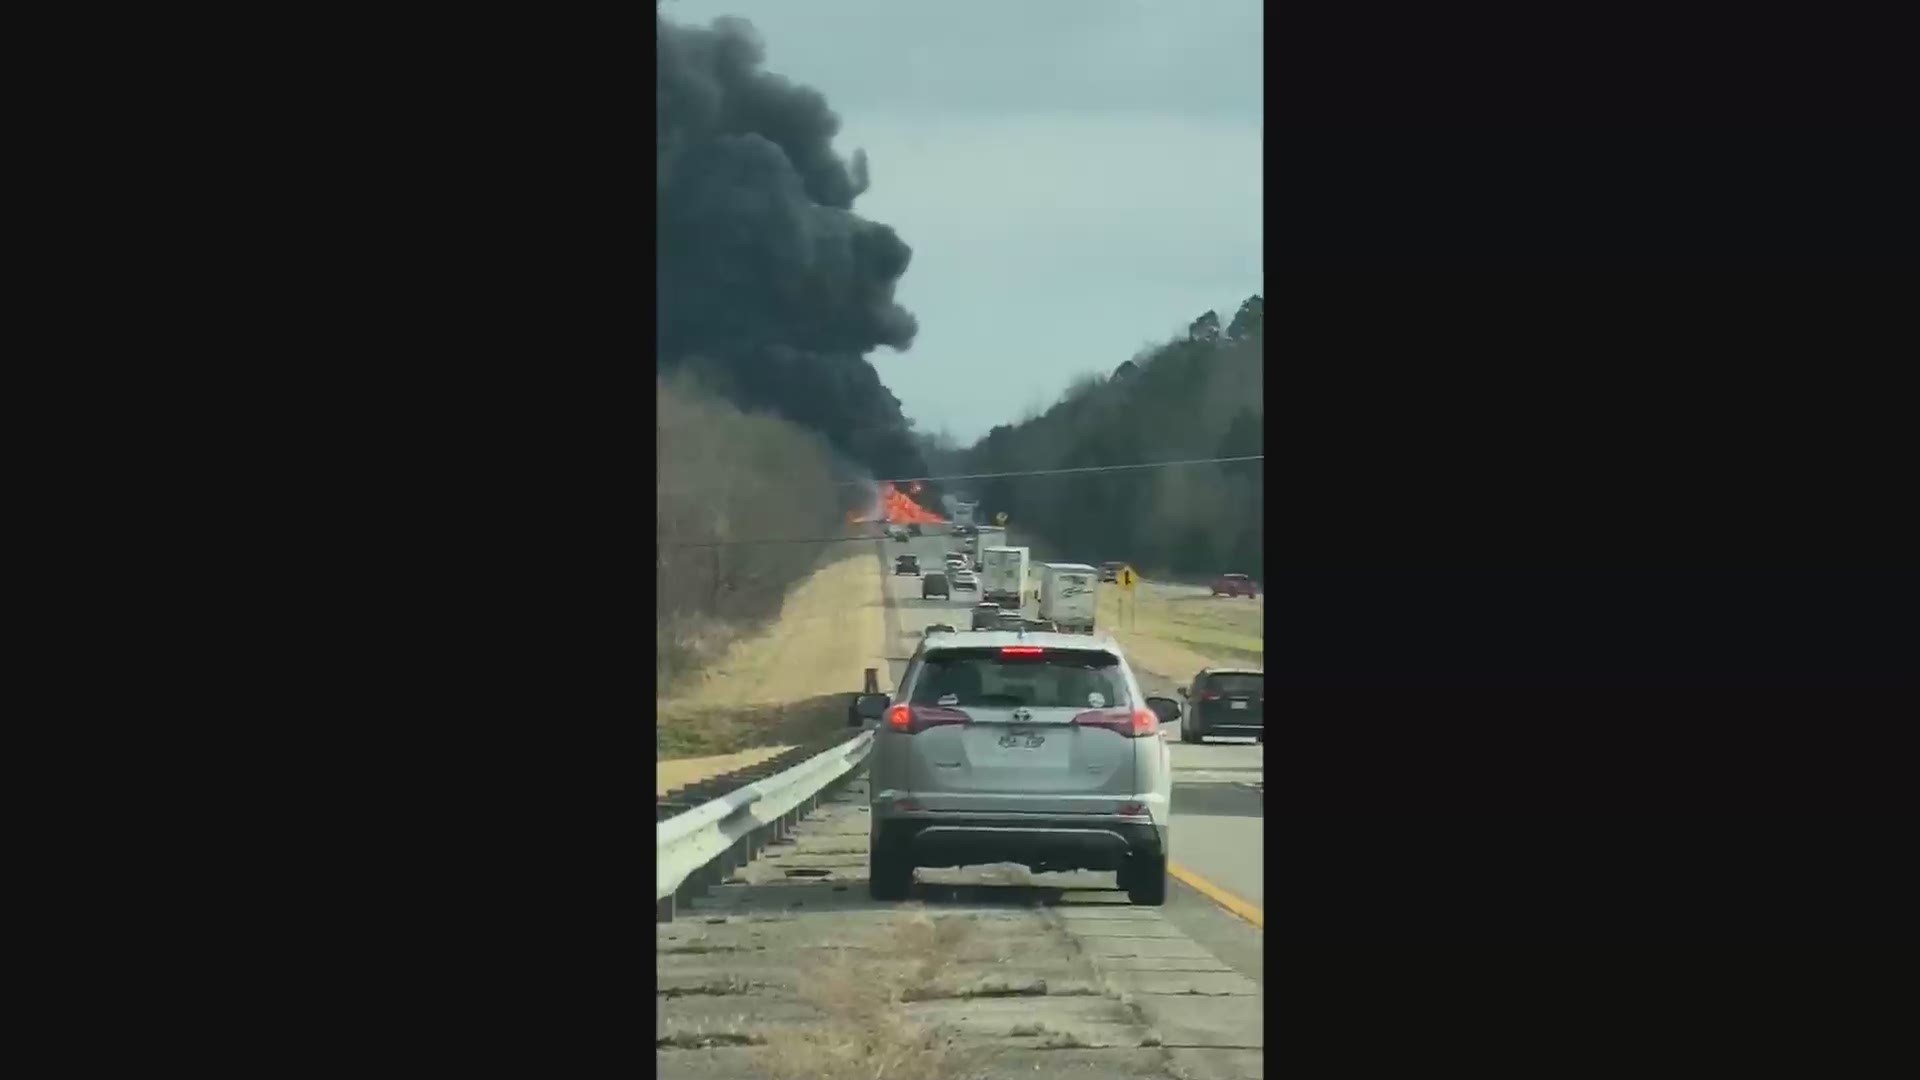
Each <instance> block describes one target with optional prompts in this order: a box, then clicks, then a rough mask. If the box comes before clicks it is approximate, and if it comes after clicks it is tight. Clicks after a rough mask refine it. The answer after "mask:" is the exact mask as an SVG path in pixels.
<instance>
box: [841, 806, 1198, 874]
mask: <svg viewBox="0 0 1920 1080" xmlns="http://www.w3.org/2000/svg"><path fill="white" fill-rule="evenodd" d="M873 844H874V850H876V851H886V852H889V853H891V854H893V855H895V856H896V857H899V858H902V859H904V860H907V861H910V862H911V863H912V864H913V865H914V866H927V867H950V866H952V867H958V866H981V865H985V864H988V863H1017V864H1019V865H1022V866H1025V867H1028V868H1029V869H1032V870H1035V871H1040V872H1046V871H1057V870H1118V869H1120V867H1121V865H1122V864H1123V863H1124V862H1125V861H1126V860H1127V859H1128V858H1129V857H1137V856H1164V855H1165V854H1166V851H1167V829H1166V826H1164V825H1157V824H1155V823H1154V822H1153V821H1152V820H1150V819H1148V818H1146V817H1138V818H1119V817H1109V816H1106V815H1092V814H1085V815H1072V816H1042V815H1017V816H1016V815H1008V814H994V815H987V816H971V815H963V814H951V815H949V814H925V815H919V816H915V817H898V818H889V819H886V820H875V821H874V823H873Z"/></svg>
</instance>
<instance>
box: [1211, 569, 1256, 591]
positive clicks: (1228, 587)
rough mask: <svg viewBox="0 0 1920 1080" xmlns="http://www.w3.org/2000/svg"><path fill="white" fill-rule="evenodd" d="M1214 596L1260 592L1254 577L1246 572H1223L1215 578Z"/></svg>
mask: <svg viewBox="0 0 1920 1080" xmlns="http://www.w3.org/2000/svg"><path fill="white" fill-rule="evenodd" d="M1212 589H1213V595H1214V596H1256V595H1258V593H1259V590H1258V588H1257V587H1256V586H1255V585H1254V583H1253V579H1252V578H1250V577H1248V576H1247V575H1245V574H1221V575H1220V576H1219V577H1217V578H1214V579H1213V585H1212Z"/></svg>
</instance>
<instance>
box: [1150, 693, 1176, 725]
mask: <svg viewBox="0 0 1920 1080" xmlns="http://www.w3.org/2000/svg"><path fill="white" fill-rule="evenodd" d="M1147 708H1149V709H1152V710H1153V715H1155V716H1157V717H1159V718H1160V722H1161V723H1163V724H1172V723H1177V722H1179V720H1180V703H1179V702H1177V701H1175V700H1173V699H1172V698H1170V697H1150V698H1148V699H1147Z"/></svg>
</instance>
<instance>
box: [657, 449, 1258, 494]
mask: <svg viewBox="0 0 1920 1080" xmlns="http://www.w3.org/2000/svg"><path fill="white" fill-rule="evenodd" d="M1265 460H1266V455H1265V454H1247V455H1244V456H1242V457H1218V458H1193V459H1191V460H1187V461H1144V462H1140V463H1138V464H1135V465H1081V466H1076V467H1074V468H1068V469H1021V470H1016V471H1014V472H994V473H955V474H952V475H949V476H902V477H898V478H893V479H885V480H842V481H839V482H837V483H836V484H834V486H835V487H861V486H868V485H878V484H893V485H895V486H896V487H897V486H899V485H901V484H913V483H920V482H925V481H930V480H992V479H1000V478H1003V477H1010V476H1061V475H1065V474H1068V473H1103V472H1120V471H1123V470H1126V469H1167V468H1173V467H1174V466H1179V465H1230V464H1233V463H1235V462H1242V461H1265ZM774 482H775V481H770V480H769V481H761V483H764V484H771V483H774ZM712 491H713V489H712V488H711V487H705V488H676V489H672V490H669V491H665V492H661V494H664V495H705V494H710V493H711V492H712Z"/></svg>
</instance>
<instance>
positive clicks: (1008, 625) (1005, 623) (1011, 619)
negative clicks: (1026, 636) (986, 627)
mask: <svg viewBox="0 0 1920 1080" xmlns="http://www.w3.org/2000/svg"><path fill="white" fill-rule="evenodd" d="M993 628H994V629H995V630H1014V631H1019V630H1025V629H1026V628H1027V620H1026V619H1025V618H1022V617H1021V615H1020V612H1019V611H1018V610H1014V611H1008V610H1006V609H1005V608H1002V609H1000V614H998V615H995V616H994V617H993Z"/></svg>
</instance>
